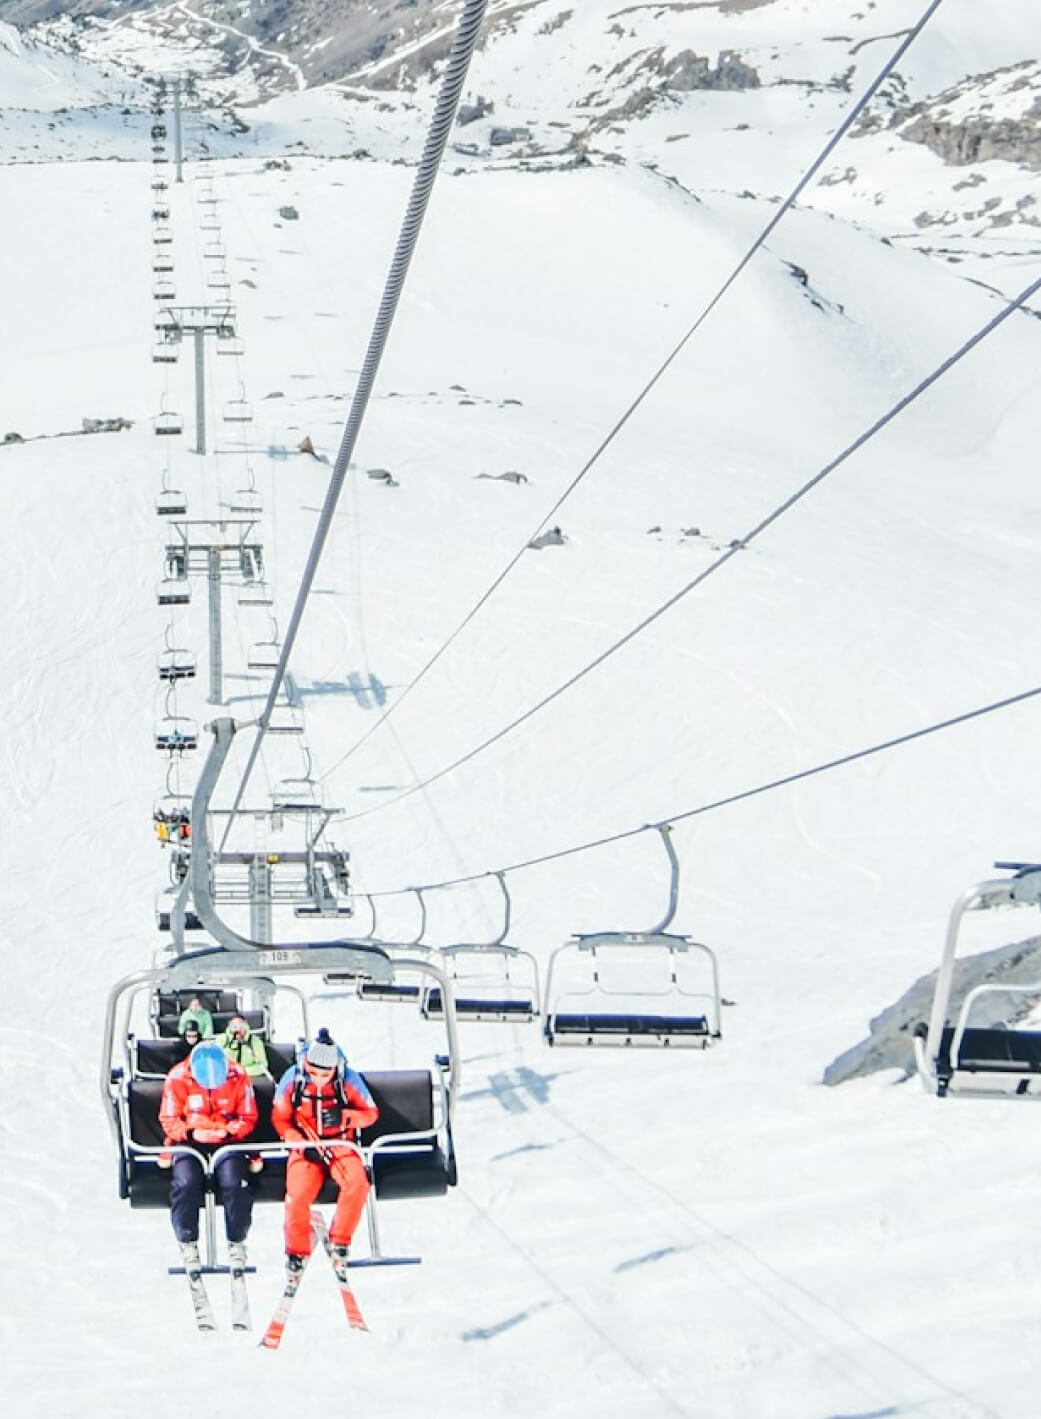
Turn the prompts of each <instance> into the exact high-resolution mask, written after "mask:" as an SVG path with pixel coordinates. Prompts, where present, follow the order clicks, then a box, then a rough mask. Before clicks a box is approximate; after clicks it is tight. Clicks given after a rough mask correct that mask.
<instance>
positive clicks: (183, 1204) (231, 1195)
mask: <svg viewBox="0 0 1041 1419" xmlns="http://www.w3.org/2000/svg"><path fill="white" fill-rule="evenodd" d="M193 1146H195V1147H198V1145H197V1144H196V1145H193ZM248 1175H249V1168H248V1165H247V1163H246V1156H245V1154H244V1153H228V1154H226V1155H225V1156H224V1157H223V1158H222V1159H221V1160H220V1162H219V1163H218V1164H217V1183H218V1185H219V1187H220V1199H221V1201H222V1203H223V1204H224V1230H225V1232H226V1233H227V1235H228V1241H229V1242H243V1241H245V1240H246V1235H247V1233H248V1232H249V1224H250V1221H251V1219H252V1216H253V1194H252V1192H251V1191H250V1188H249V1183H248V1181H247V1178H248ZM204 1192H205V1182H204V1177H203V1171H202V1164H201V1163H200V1162H199V1160H198V1158H193V1157H192V1156H191V1154H189V1153H178V1154H177V1156H176V1157H175V1158H174V1163H173V1174H172V1176H171V1179H170V1221H171V1222H172V1223H173V1229H174V1236H175V1237H176V1238H177V1240H178V1241H179V1242H197V1241H198V1240H199V1208H200V1207H201V1206H202V1199H203V1195H204Z"/></svg>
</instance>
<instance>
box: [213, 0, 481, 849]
mask: <svg viewBox="0 0 1041 1419" xmlns="http://www.w3.org/2000/svg"><path fill="white" fill-rule="evenodd" d="M486 6H487V0H466V3H465V5H464V7H463V13H462V15H461V16H460V18H459V24H458V27H457V29H456V34H455V39H454V40H453V43H452V50H451V53H450V55H449V57H448V62H447V66H446V69H445V75H444V78H443V79H442V81H441V89H440V92H439V94H438V98H437V104H436V106H435V109H434V115H433V118H432V119H431V122H430V128H429V131H428V133H427V138H426V143H425V145H424V148H423V154H422V157H421V158H420V162H419V168H418V171H417V173H416V177H415V180H414V182H413V184H412V193H411V196H410V197H409V202H408V206H407V208H406V211H405V216H404V219H403V221H402V225H401V230H400V232H399V234H398V240H397V245H396V247H395V250H394V257H393V260H392V262H391V266H390V272H389V274H388V276H387V280H386V284H385V286H384V290H383V297H382V299H381V301H380V305H379V309H378V311H377V314H376V320H375V324H374V326H373V330H372V334H371V336H370V338H369V345H368V349H367V350H366V352H365V359H364V361H363V362H362V367H361V370H360V372H359V375H358V383H357V386H356V387H355V391H354V398H353V400H352V402H351V408H350V411H349V413H348V416H347V422H346V425H345V426H344V431H343V437H342V439H341V441H340V447H339V451H338V452H337V455H336V459H335V462H334V463H333V469H332V473H331V475H330V478H329V487H328V489H327V491H326V495H325V502H324V504H323V505H322V511H321V513H320V515H319V518H318V525H317V527H316V529H315V534H314V540H313V542H312V544H311V550H310V553H309V554H308V558H307V564H306V566H305V567H304V571H303V575H302V577H301V579H300V587H299V590H298V592H297V597H296V603H295V605H294V606H293V613H292V616H291V618H290V622H289V626H288V627H287V630H286V637H285V641H284V643H283V646H282V654H281V656H280V657H279V662H278V669H277V670H276V671H275V673H274V676H273V678H272V681H271V688H270V691H269V692H268V697H267V702H266V704H265V705H264V709H263V711H262V713H261V715H260V719H259V721H258V732H257V737H256V739H255V740H254V742H253V745H252V748H251V750H250V754H249V758H248V759H247V761H246V767H245V770H244V771H243V774H242V778H241V780H240V782H239V786H238V789H237V791H236V794H235V800H234V803H233V804H232V808H231V813H230V815H229V818H228V823H227V826H226V827H225V829H224V836H223V837H222V839H221V843H220V848H223V846H224V844H225V843H226V842H227V840H228V834H229V833H230V831H231V825H232V823H233V822H234V819H235V815H236V813H237V812H238V809H239V807H240V805H241V803H242V799H243V796H244V795H245V792H246V786H247V784H248V783H249V778H250V775H251V773H252V771H253V766H254V764H255V762H256V758H257V755H258V753H259V752H260V746H261V744H262V743H263V739H264V735H265V733H266V732H267V727H268V724H269V723H270V720H271V714H272V711H273V709H274V706H275V701H276V699H277V697H278V692H279V690H280V689H281V687H282V681H283V679H284V678H285V673H286V668H287V666H288V664H289V659H290V656H291V655H292V652H293V646H294V644H295V643H296V637H297V633H298V631H299V629H300V623H301V621H302V619H303V614H304V608H305V607H306V605H307V598H308V596H309V595H310V591H311V587H312V585H313V583H314V578H315V574H316V572H317V570H318V563H319V561H320V560H321V556H322V551H323V549H324V547H325V543H326V540H327V538H328V536H329V529H330V527H331V525H332V519H333V514H334V513H335V511H336V504H337V502H338V500H339V497H340V491H341V489H342V488H343V483H344V479H345V478H346V476H347V470H348V468H349V466H350V462H351V457H352V455H353V453H354V447H355V444H356V443H357V439H358V433H359V430H360V428H361V424H362V420H363V419H364V417H365V411H366V409H367V407H368V403H369V397H370V395H371V393H372V388H373V384H374V383H375V379H376V374H377V372H378V370H379V365H380V360H381V358H382V356H383V352H384V349H385V347H386V344H387V338H388V336H389V334H390V328H391V325H392V323H393V320H394V315H395V312H396V310H397V307H398V302H399V301H400V298H401V292H402V289H403V287H404V284H405V277H406V275H407V274H408V269H409V266H410V264H411V262H412V257H413V255H414V253H415V249H416V243H417V240H418V237H419V231H420V228H421V226H422V224H423V218H424V216H425V214H426V209H427V205H428V203H429V200H430V194H431V191H432V189H433V186H434V180H435V178H436V177H437V172H438V168H439V167H440V165H441V159H442V157H443V155H444V151H445V147H446V146H447V143H448V136H449V133H450V132H451V129H452V125H453V123H454V122H455V115H456V111H457V109H458V107H459V99H460V96H461V94H462V89H463V84H464V82H465V80H466V74H467V70H468V68H469V65H470V60H471V58H472V56H473V52H474V49H475V48H476V46H477V40H478V37H479V35H480V30H481V22H482V20H483V19H484V11H485V8H486ZM218 850H220V849H218Z"/></svg>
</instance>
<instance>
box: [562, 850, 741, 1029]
mask: <svg viewBox="0 0 1041 1419" xmlns="http://www.w3.org/2000/svg"><path fill="white" fill-rule="evenodd" d="M656 831H657V832H658V833H660V835H661V838H662V842H663V844H664V847H665V851H666V853H667V854H668V858H669V869H670V882H669V906H668V910H667V911H666V913H665V916H664V917H663V918H662V920H661V921H660V922H658V923H657V924H656V925H655V926H653V927H652V928H651V929H650V930H649V931H634V932H629V931H624V932H623V931H600V932H596V933H593V934H589V935H577V936H574V937H572V938H571V940H569V941H566V942H565V943H564V944H563V945H562V946H558V947H557V949H556V950H555V951H554V952H553V953H552V955H551V956H550V959H549V966H548V968H547V972H546V991H545V1005H544V1016H545V1023H544V1027H543V1032H544V1035H545V1039H546V1043H547V1044H549V1045H614V1046H628V1047H632V1046H640V1045H659V1046H673V1047H681V1048H687V1049H705V1048H707V1047H708V1046H709V1045H711V1044H714V1043H715V1042H716V1041H717V1040H718V1039H720V1037H721V1035H722V1029H721V1019H720V1016H721V1005H722V1001H721V997H720V993H719V968H718V964H717V961H716V957H715V953H714V952H713V951H711V950H710V949H709V947H708V946H705V945H704V944H703V943H702V942H700V941H692V940H691V939H690V938H689V937H687V936H679V935H675V934H672V933H670V932H669V931H668V929H667V928H668V927H669V925H670V924H671V922H672V918H673V916H674V915H675V912H676V903H677V900H678V895H679V862H678V859H677V857H676V853H675V851H674V849H673V846H672V839H671V830H670V827H669V825H668V824H657V825H656Z"/></svg>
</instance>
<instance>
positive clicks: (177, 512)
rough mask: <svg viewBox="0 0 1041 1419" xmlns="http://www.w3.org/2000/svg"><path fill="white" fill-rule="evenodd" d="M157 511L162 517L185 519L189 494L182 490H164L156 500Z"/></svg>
mask: <svg viewBox="0 0 1041 1419" xmlns="http://www.w3.org/2000/svg"><path fill="white" fill-rule="evenodd" d="M155 510H156V512H157V514H158V515H159V516H160V517H183V516H184V514H185V513H186V512H187V511H188V494H187V493H183V492H182V491H181V489H180V488H163V489H161V491H160V493H159V496H158V497H157V498H156V500H155Z"/></svg>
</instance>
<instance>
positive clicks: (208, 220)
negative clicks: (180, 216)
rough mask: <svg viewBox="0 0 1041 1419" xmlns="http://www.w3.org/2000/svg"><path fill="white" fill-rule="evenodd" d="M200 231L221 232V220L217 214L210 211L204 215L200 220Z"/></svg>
mask: <svg viewBox="0 0 1041 1419" xmlns="http://www.w3.org/2000/svg"><path fill="white" fill-rule="evenodd" d="M199 230H200V231H201V232H219V231H220V218H219V217H218V216H217V214H216V212H213V211H209V212H204V213H203V214H202V216H201V217H200V218H199Z"/></svg>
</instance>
